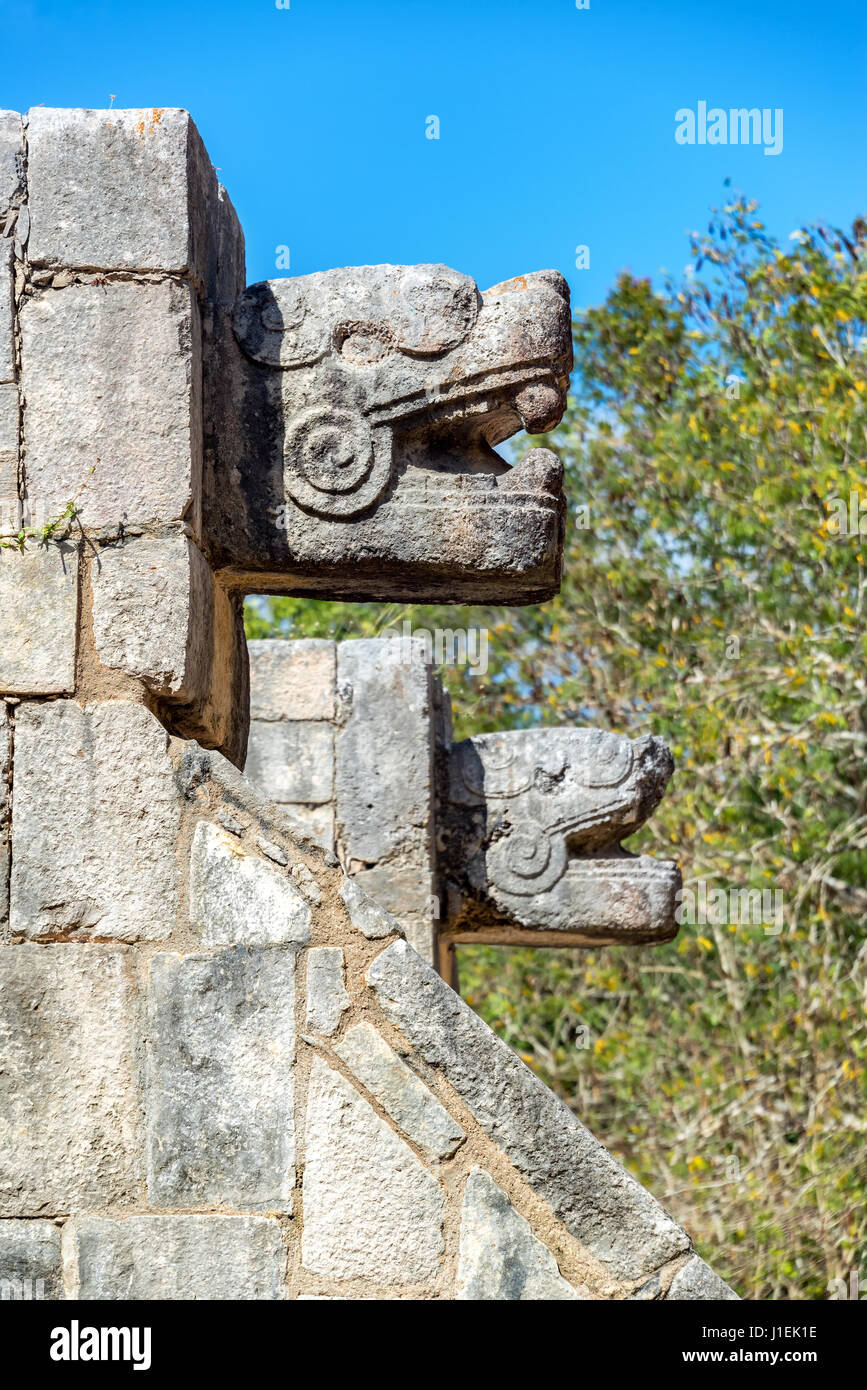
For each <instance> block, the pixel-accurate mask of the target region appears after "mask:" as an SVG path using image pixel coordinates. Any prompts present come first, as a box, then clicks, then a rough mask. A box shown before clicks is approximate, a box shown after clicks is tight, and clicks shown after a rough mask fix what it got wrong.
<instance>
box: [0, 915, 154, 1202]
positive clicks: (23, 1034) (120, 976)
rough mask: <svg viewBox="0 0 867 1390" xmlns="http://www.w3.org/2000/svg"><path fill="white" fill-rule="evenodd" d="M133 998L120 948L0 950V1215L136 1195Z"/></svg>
mask: <svg viewBox="0 0 867 1390" xmlns="http://www.w3.org/2000/svg"><path fill="white" fill-rule="evenodd" d="M135 1031H136V996H135V990H134V987H133V983H132V980H131V971H130V962H129V957H128V954H127V953H126V952H125V951H122V950H112V949H110V948H106V947H101V946H77V945H74V944H70V943H68V942H65V943H63V944H61V945H56V946H37V945H32V944H28V943H25V944H23V945H20V946H6V947H3V948H2V949H0V1055H2V1057H3V1067H2V1071H0V1214H2V1215H4V1216H23V1215H29V1216H53V1215H55V1214H59V1213H63V1212H68V1211H70V1210H76V1209H77V1210H81V1209H82V1208H87V1207H94V1206H96V1207H103V1206H112V1205H115V1204H123V1203H128V1202H139V1201H141V1199H142V1196H143V1186H144V1181H143V1179H144V1175H143V1173H142V1150H143V1142H142V1135H141V1132H140V1122H139V1114H140V1097H139V1088H138V1071H137V1063H136V1060H135V1055H134V1047H135Z"/></svg>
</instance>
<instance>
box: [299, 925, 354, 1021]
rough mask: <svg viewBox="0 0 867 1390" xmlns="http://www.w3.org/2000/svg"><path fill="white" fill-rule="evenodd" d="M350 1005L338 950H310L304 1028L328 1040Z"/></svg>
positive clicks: (340, 955) (319, 948) (342, 963)
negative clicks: (305, 1026) (305, 1022)
mask: <svg viewBox="0 0 867 1390" xmlns="http://www.w3.org/2000/svg"><path fill="white" fill-rule="evenodd" d="M350 1003H351V1000H350V998H349V995H348V994H347V992H346V984H345V974H344V962H343V952H342V951H341V949H340V947H339V946H313V947H311V949H310V950H309V951H308V952H307V1027H308V1028H309V1029H310V1030H311V1032H314V1033H322V1034H324V1036H325V1037H327V1038H330V1037H331V1036H332V1034H334V1033H336V1032H337V1029H338V1028H339V1027H340V1020H341V1018H342V1017H343V1015H344V1013H345V1012H346V1010H347V1009H348V1008H349V1005H350Z"/></svg>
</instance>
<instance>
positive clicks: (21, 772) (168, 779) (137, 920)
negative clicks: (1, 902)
mask: <svg viewBox="0 0 867 1390" xmlns="http://www.w3.org/2000/svg"><path fill="white" fill-rule="evenodd" d="M167 744H168V740H167V736H166V732H165V730H164V729H163V728H162V727H161V725H160V724H159V723H158V722H157V720H156V719H155V718H154V716H153V715H152V714H150V713H149V711H148V710H146V709H144V708H143V706H140V705H132V704H123V703H113V702H107V703H105V704H94V705H87V706H82V705H79V704H77V703H75V702H74V701H72V700H63V701H58V702H56V703H52V704H45V705H30V704H23V705H20V706H19V707H18V710H17V712H16V717H15V787H14V799H13V810H14V815H13V834H12V902H11V913H10V925H11V929H12V931H13V932H23V933H24V934H25V935H26V936H30V937H39V936H48V935H51V934H52V933H63V934H67V933H69V932H78V933H83V934H86V935H88V936H90V937H98V938H102V939H114V940H120V941H135V940H139V939H141V940H156V939H159V938H161V937H165V936H168V935H169V933H170V932H171V931H172V930H173V929H174V926H175V922H176V917H177V909H178V887H177V868H176V864H175V840H176V837H177V833H178V825H179V809H178V801H177V793H176V789H175V781H174V773H173V769H172V764H171V762H170V760H169V756H168V751H167Z"/></svg>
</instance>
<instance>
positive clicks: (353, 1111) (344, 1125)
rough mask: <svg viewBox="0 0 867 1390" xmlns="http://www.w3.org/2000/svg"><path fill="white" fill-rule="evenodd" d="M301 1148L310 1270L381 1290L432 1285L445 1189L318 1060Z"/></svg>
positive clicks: (438, 1256)
mask: <svg viewBox="0 0 867 1390" xmlns="http://www.w3.org/2000/svg"><path fill="white" fill-rule="evenodd" d="M305 1146H306V1152H305V1167H304V1180H303V1190H304V1231H303V1235H302V1238H301V1250H302V1261H303V1264H304V1267H305V1268H306V1269H309V1270H311V1271H312V1272H313V1273H315V1274H323V1275H330V1276H332V1277H334V1278H338V1279H361V1278H366V1279H370V1280H374V1281H376V1282H377V1283H381V1284H385V1285H395V1284H416V1283H422V1282H424V1281H425V1280H428V1279H432V1278H434V1277H435V1276H436V1274H437V1272H438V1269H439V1265H440V1260H441V1258H442V1254H443V1250H444V1245H443V1235H442V1222H443V1215H444V1208H445V1202H444V1197H443V1193H442V1190H441V1188H440V1186H439V1184H438V1183H437V1182H436V1181H435V1179H434V1178H432V1177H431V1175H430V1174H429V1173H428V1172H427V1171H426V1169H425V1168H424V1167H423V1165H422V1164H421V1163H420V1162H419V1160H418V1159H417V1158H416V1156H415V1154H414V1153H413V1152H412V1150H411V1149H410V1148H409V1147H408V1146H407V1145H406V1144H405V1143H404V1142H403V1140H402V1139H400V1138H398V1136H397V1135H396V1134H395V1133H394V1131H393V1130H392V1129H390V1128H389V1126H388V1125H387V1124H386V1123H385V1121H384V1120H382V1119H380V1117H379V1116H378V1115H377V1114H376V1112H375V1111H374V1110H373V1109H372V1108H371V1106H370V1105H368V1103H367V1101H366V1100H364V1099H363V1097H362V1096H360V1095H359V1094H358V1092H357V1091H356V1090H355V1089H354V1087H352V1086H350V1084H349V1082H348V1081H346V1080H344V1078H343V1077H342V1076H339V1075H338V1074H337V1072H335V1071H333V1070H332V1069H331V1068H330V1067H328V1066H327V1065H326V1064H325V1063H324V1062H323V1061H322V1060H321V1059H320V1058H318V1057H317V1058H316V1059H315V1060H314V1063H313V1071H312V1074H311V1080H310V1092H309V1097H308V1102H307V1127H306V1139H305Z"/></svg>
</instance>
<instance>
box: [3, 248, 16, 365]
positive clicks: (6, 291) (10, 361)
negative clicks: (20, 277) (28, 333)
mask: <svg viewBox="0 0 867 1390" xmlns="http://www.w3.org/2000/svg"><path fill="white" fill-rule="evenodd" d="M12 252H13V248H12V242H11V241H9V239H8V238H6V237H2V236H0V382H10V381H14V380H15V321H14V312H15V301H14V298H13V292H14V286H15V274H14V265H13V254H12Z"/></svg>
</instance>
